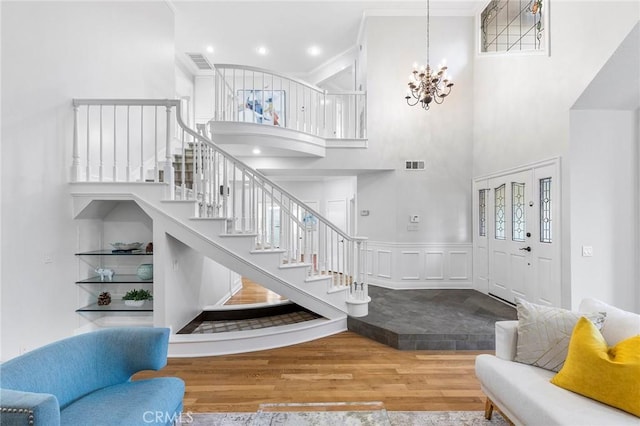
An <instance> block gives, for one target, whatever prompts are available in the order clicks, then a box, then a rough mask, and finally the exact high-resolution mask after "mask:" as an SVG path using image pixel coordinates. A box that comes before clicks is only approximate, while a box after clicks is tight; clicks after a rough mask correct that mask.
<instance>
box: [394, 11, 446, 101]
mask: <svg viewBox="0 0 640 426" xmlns="http://www.w3.org/2000/svg"><path fill="white" fill-rule="evenodd" d="M429 15H430V13H429V0H427V63H426V65H423V66H421V67H420V69H418V64H415V63H414V64H413V72H412V73H411V74H410V75H409V83H408V85H409V90H408V91H407V95H406V96H405V97H404V98H405V99H406V100H407V104H408V105H410V106H414V105H417V104H418V102H419V103H421V106H422V108H424V109H425V110H428V109H429V106H430V104H431V102H435V103H437V104H441V103H442V102H444V98H445V97H447V95H449V93H451V87H452V86H453V83H452V82H451V77H449V76H448V75H447V73H446V71H447V67H446V65H438V70H437V71H435V70H433V69H431V66H430V65H429V17H430V16H429Z"/></svg>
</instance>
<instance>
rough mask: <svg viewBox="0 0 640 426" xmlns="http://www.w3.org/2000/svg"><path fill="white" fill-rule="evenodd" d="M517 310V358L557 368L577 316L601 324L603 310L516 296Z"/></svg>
mask: <svg viewBox="0 0 640 426" xmlns="http://www.w3.org/2000/svg"><path fill="white" fill-rule="evenodd" d="M516 308H517V311H518V344H517V347H516V358H515V360H516V361H517V362H521V363H523V364H529V365H535V366H536V367H540V368H544V369H545V370H551V371H555V372H558V371H560V369H561V368H562V366H563V365H564V360H565V358H566V357H567V351H568V350H569V340H571V333H572V332H573V328H574V327H575V325H576V323H577V322H578V320H579V319H580V317H586V318H587V319H589V320H590V321H591V322H593V323H594V324H595V325H596V327H597V328H598V329H601V328H602V325H603V324H604V320H605V318H606V313H605V312H594V313H583V312H573V311H568V310H566V309H562V308H555V307H550V306H543V305H537V304H535V303H530V302H527V301H525V300H522V299H516Z"/></svg>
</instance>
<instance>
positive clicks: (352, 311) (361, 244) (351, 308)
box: [347, 237, 371, 317]
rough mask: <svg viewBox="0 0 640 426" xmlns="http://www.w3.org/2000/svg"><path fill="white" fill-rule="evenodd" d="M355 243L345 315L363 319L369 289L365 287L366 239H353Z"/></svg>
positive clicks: (367, 307)
mask: <svg viewBox="0 0 640 426" xmlns="http://www.w3.org/2000/svg"><path fill="white" fill-rule="evenodd" d="M353 240H354V241H355V243H356V259H357V265H356V268H355V270H354V273H353V275H354V278H355V279H354V283H353V284H352V285H351V288H350V291H349V294H348V296H347V313H348V314H349V315H350V316H352V317H364V316H367V315H368V313H369V302H371V298H370V297H369V289H368V285H367V239H366V238H363V237H353Z"/></svg>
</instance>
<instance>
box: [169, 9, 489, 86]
mask: <svg viewBox="0 0 640 426" xmlns="http://www.w3.org/2000/svg"><path fill="white" fill-rule="evenodd" d="M484 3H486V1H485V0H432V1H431V4H430V9H431V14H432V15H434V16H436V15H473V14H474V13H475V12H476V11H477V10H478V9H479V8H481V7H482V6H483V4H484ZM171 4H173V6H174V7H175V11H176V51H177V52H178V55H184V54H185V53H186V52H191V53H201V54H203V55H204V56H205V57H206V58H207V59H208V60H209V62H211V63H227V64H240V65H251V66H257V67H260V68H266V69H270V70H274V71H278V72H283V73H288V74H298V75H300V74H305V73H308V72H311V71H313V70H314V69H315V68H317V67H318V66H320V65H322V64H323V63H325V62H326V61H328V60H330V59H332V58H334V57H336V56H338V55H340V54H341V53H343V52H345V51H347V50H348V49H350V48H352V47H354V46H355V45H356V43H357V40H358V32H359V30H360V26H361V22H362V19H363V16H364V15H365V14H366V15H367V16H376V15H389V16H425V10H426V2H425V1H424V0H420V1H400V0H387V1H382V0H373V1H372V0H369V1H356V0H342V1H327V0H284V1H268V0H267V1H259V2H258V1H243V0H236V1H218V0H207V1H182V0H173V1H172V2H171ZM209 46H211V47H212V48H213V53H210V52H207V47H209ZM312 46H315V47H317V49H318V51H319V54H317V56H312V55H310V54H309V53H308V49H309V48H311V47H312ZM260 47H265V48H266V49H267V54H266V55H261V54H259V53H258V49H259V48H260ZM183 58H186V57H185V56H183ZM186 59H187V62H188V61H189V60H188V58H186Z"/></svg>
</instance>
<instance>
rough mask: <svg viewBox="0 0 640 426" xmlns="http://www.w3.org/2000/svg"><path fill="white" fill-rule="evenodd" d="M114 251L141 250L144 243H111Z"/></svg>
mask: <svg viewBox="0 0 640 426" xmlns="http://www.w3.org/2000/svg"><path fill="white" fill-rule="evenodd" d="M111 247H113V248H114V250H139V249H140V247H142V243H111Z"/></svg>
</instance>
